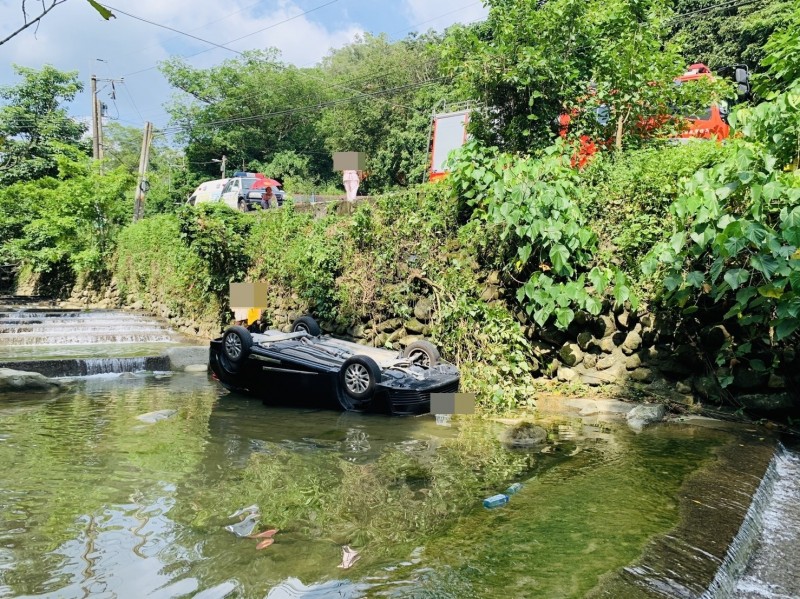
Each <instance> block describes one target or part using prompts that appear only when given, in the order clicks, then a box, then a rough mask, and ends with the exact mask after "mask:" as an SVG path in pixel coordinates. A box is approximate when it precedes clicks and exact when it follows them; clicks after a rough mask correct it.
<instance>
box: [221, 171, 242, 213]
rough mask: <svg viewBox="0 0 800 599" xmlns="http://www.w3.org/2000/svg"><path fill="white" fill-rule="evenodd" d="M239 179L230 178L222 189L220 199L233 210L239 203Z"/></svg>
mask: <svg viewBox="0 0 800 599" xmlns="http://www.w3.org/2000/svg"><path fill="white" fill-rule="evenodd" d="M239 183H240V182H239V179H231V180H230V181H228V182H227V183H226V184H225V187H224V188H223V189H222V201H223V202H224V203H225V205H226V206H230V207H231V208H233V209H234V210H235V209H236V207H237V205H238V203H239Z"/></svg>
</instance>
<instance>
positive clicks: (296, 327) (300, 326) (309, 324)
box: [292, 315, 322, 337]
mask: <svg viewBox="0 0 800 599" xmlns="http://www.w3.org/2000/svg"><path fill="white" fill-rule="evenodd" d="M298 331H305V332H306V333H308V334H309V335H311V336H312V337H319V336H320V335H322V329H321V328H320V326H319V324H318V323H317V321H316V320H314V319H313V318H312V317H311V316H308V315H306V316H301V317H300V318H298V319H297V320H295V321H294V322H293V323H292V333H297V332H298Z"/></svg>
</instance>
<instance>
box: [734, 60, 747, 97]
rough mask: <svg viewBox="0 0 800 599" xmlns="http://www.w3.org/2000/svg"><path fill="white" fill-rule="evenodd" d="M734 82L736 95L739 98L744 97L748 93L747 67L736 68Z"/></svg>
mask: <svg viewBox="0 0 800 599" xmlns="http://www.w3.org/2000/svg"><path fill="white" fill-rule="evenodd" d="M734 79H735V80H736V93H737V94H738V95H739V96H746V95H748V94H749V93H750V72H749V71H748V70H747V67H736V70H735V71H734Z"/></svg>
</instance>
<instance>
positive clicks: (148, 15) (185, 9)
mask: <svg viewBox="0 0 800 599" xmlns="http://www.w3.org/2000/svg"><path fill="white" fill-rule="evenodd" d="M20 3H21V0H0V38H2V37H5V36H6V35H7V34H8V33H10V32H11V31H13V30H14V29H16V28H17V27H18V26H19V24H21V17H22V15H21V11H20V6H21V4H20ZM111 4H112V5H114V6H117V5H118V6H117V8H118V9H121V10H124V11H125V12H130V13H131V14H134V15H136V16H139V17H142V18H145V19H147V20H149V21H153V22H155V23H161V24H164V25H168V26H169V27H172V28H174V29H178V30H181V31H184V32H187V33H191V34H192V35H195V36H197V37H200V38H203V39H206V40H210V41H213V42H216V43H218V44H223V45H224V44H225V43H226V42H228V41H229V40H233V39H236V38H239V37H242V36H245V35H247V34H249V33H251V32H254V31H258V30H260V29H265V28H268V27H270V28H269V29H267V30H266V31H263V32H260V33H257V34H255V35H252V36H248V37H245V38H244V39H242V40H240V41H237V42H232V43H231V44H230V47H231V48H233V49H235V50H239V51H243V50H250V49H263V48H266V47H272V46H274V47H277V48H279V49H280V51H281V54H282V59H283V60H284V61H286V62H289V63H292V64H296V65H300V66H303V65H311V64H314V63H316V62H317V61H319V60H320V59H321V58H322V57H323V56H324V55H325V54H327V52H328V50H329V49H330V48H333V47H340V46H342V45H344V44H346V43H348V42H350V41H352V40H353V38H354V37H355V36H356V35H357V34H359V33H361V32H362V28H361V27H360V26H359V25H357V24H351V25H347V26H343V27H338V28H333V27H332V28H328V27H325V26H324V25H322V24H320V23H319V22H317V21H312V20H310V19H309V17H310V16H314V17H316V18H319V19H322V18H324V17H325V13H324V10H325V9H322V10H320V11H318V12H315V13H314V15H309V16H304V15H301V13H302V12H303V9H301V8H299V7H298V6H297V5H295V4H294V3H292V2H289V1H287V0H272V2H270V3H269V4H267V3H265V2H253V0H235V1H234V2H231V1H230V0H204V1H202V2H198V1H197V0H170V1H169V2H164V0H138V1H137V2H136V3H125V2H123V0H112V1H111ZM270 5H271V6H270ZM291 17H296V18H294V19H292V20H289V21H288V22H286V23H283V24H279V23H280V22H281V21H285V20H287V19H290V18H291ZM209 47H211V46H209V45H208V44H205V43H203V42H201V41H197V40H192V39H190V38H188V37H186V36H182V35H180V34H178V33H176V32H173V31H169V30H166V29H162V28H159V27H156V26H154V25H150V24H147V23H143V22H140V21H136V20H134V19H132V18H130V17H127V16H125V15H123V14H118V15H117V18H116V19H111V20H110V21H104V20H103V19H102V18H101V17H100V16H99V15H98V14H97V13H96V12H95V11H94V9H92V8H91V6H90V5H89V4H88V3H87V2H86V1H85V0H72V1H70V2H66V3H64V4H63V5H61V6H58V7H56V8H55V9H54V10H53V11H52V12H51V13H49V14H48V15H47V16H45V18H44V19H42V22H41V24H40V26H39V29H38V31H37V32H36V33H35V34H34V31H33V28H31V29H28V30H26V31H25V32H23V33H22V34H20V35H18V36H17V37H15V38H13V39H12V40H10V41H9V42H7V43H6V44H4V45H3V46H0V55H2V57H3V64H2V65H0V84H10V83H15V82H16V78H15V77H14V75H13V71H12V69H11V67H10V64H11V63H16V64H20V65H22V66H28V67H34V68H40V67H41V66H42V65H44V64H52V65H53V66H55V67H56V68H58V69H60V70H64V71H73V70H77V71H79V73H80V78H81V80H83V81H84V82H85V84H86V88H87V89H88V87H89V78H90V76H91V75H92V73H95V74H97V76H98V77H101V78H112V77H113V78H119V77H122V76H125V75H128V76H127V77H126V78H125V79H126V82H125V87H126V88H127V89H124V88H122V87H120V86H117V93H116V106H115V105H114V103H113V102H112V101H111V100H110V99H109V98H108V95H107V94H108V92H109V91H110V89H108V90H104V91H103V92H102V93H101V99H102V100H103V101H104V102H106V103H107V104H108V105H109V114H110V115H111V116H115V115H116V112H117V110H118V111H119V114H120V117H121V118H122V119H123V120H125V121H129V122H126V123H125V124H132V123H133V124H141V121H142V118H141V117H143V118H144V119H148V120H154V121H155V123H156V125H157V126H158V125H164V124H165V123H166V119H167V117H166V114H165V113H164V111H163V109H162V108H161V105H162V104H163V103H164V102H166V101H168V100H169V98H170V95H171V93H172V91H171V89H170V88H169V86H168V85H167V83H166V81H165V80H164V78H163V77H162V76H161V74H160V73H159V71H158V70H157V69H154V68H151V69H149V70H147V71H145V72H142V73H136V74H134V72H135V71H139V70H142V69H148V68H149V67H154V66H155V65H156V64H157V63H158V62H159V61H161V60H164V59H166V58H168V57H170V56H172V55H184V56H188V55H191V54H195V53H197V52H200V51H201V50H205V49H207V48H209ZM235 56H236V54H235V53H233V52H228V51H226V50H223V49H220V48H214V49H213V50H211V51H208V52H203V53H202V54H199V55H197V56H196V57H191V58H188V62H189V63H190V64H192V65H195V66H199V67H208V66H211V65H213V64H218V63H219V62H221V61H222V60H224V59H226V58H231V57H235ZM98 58H99V59H103V60H104V61H105V64H104V63H101V62H98V61H97V59H98ZM101 85H103V84H102V83H101ZM131 97H133V100H131ZM90 105H91V104H90V100H89V98H88V94H87V93H84V94H81V96H79V97H78V98H76V102H75V104H74V105H73V107H72V111H71V112H72V113H73V114H75V115H77V116H85V115H87V114H89V112H90V108H89V107H90ZM137 108H138V112H137V110H136V109H137ZM140 113H141V117H140V116H139V114H140Z"/></svg>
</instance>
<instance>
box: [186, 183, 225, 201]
mask: <svg viewBox="0 0 800 599" xmlns="http://www.w3.org/2000/svg"><path fill="white" fill-rule="evenodd" d="M228 181H230V177H229V178H227V179H215V180H214V181H206V182H205V183H202V184H200V186H199V187H198V188H197V189H195V190H194V191H193V192H192V195H190V196H189V204H191V205H192V206H196V205H197V204H202V203H203V202H218V201H219V199H220V197H221V196H222V189H223V188H224V187H225V184H226V183H227V182H228Z"/></svg>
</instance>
